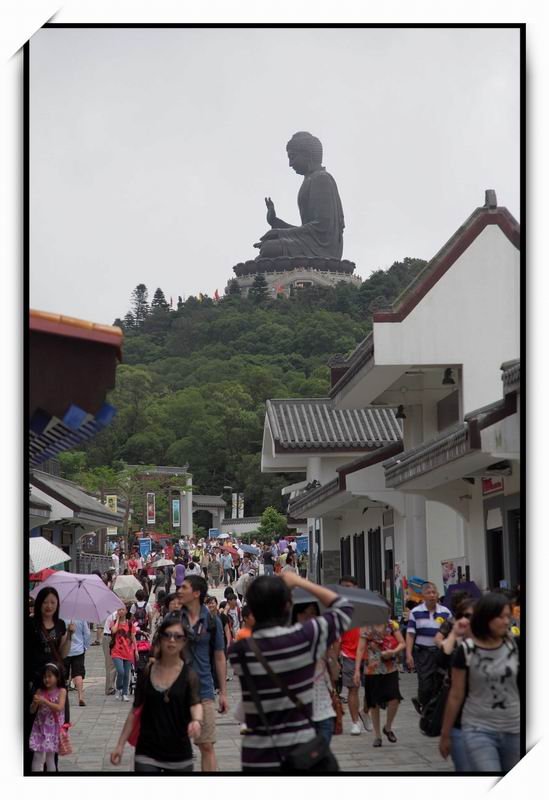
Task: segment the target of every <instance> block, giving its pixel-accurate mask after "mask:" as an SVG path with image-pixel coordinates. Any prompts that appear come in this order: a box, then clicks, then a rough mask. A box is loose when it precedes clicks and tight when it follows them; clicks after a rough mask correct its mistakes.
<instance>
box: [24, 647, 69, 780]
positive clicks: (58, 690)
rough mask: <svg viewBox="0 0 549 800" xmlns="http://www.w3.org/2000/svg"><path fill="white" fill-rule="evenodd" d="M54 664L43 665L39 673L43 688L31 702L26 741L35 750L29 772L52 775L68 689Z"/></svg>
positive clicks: (63, 720)
mask: <svg viewBox="0 0 549 800" xmlns="http://www.w3.org/2000/svg"><path fill="white" fill-rule="evenodd" d="M64 684H65V681H64V678H63V674H62V672H61V670H60V669H59V667H58V666H57V665H56V664H51V663H50V664H46V665H45V667H44V671H43V673H42V688H41V689H39V690H38V691H37V692H36V694H35V695H34V697H33V699H32V704H31V709H30V710H31V714H34V713H36V716H35V718H34V723H33V726H32V731H31V735H30V740H29V746H30V749H31V750H32V751H34V756H33V759H32V771H33V772H43V770H44V762H45V764H46V771H47V772H55V754H56V753H58V752H59V730H60V728H61V726H62V725H63V723H64V722H65V700H66V696H67V690H66V689H65V688H64Z"/></svg>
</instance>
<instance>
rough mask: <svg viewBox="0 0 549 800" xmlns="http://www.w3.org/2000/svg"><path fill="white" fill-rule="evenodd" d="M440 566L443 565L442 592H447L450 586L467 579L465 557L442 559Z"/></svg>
mask: <svg viewBox="0 0 549 800" xmlns="http://www.w3.org/2000/svg"><path fill="white" fill-rule="evenodd" d="M440 566H441V567H442V594H446V592H447V591H448V587H449V586H452V585H453V584H454V583H460V582H461V581H462V580H464V579H465V578H464V576H465V558H464V557H461V558H448V559H445V560H444V561H441V562H440Z"/></svg>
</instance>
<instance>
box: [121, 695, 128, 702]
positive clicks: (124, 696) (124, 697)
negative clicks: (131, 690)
mask: <svg viewBox="0 0 549 800" xmlns="http://www.w3.org/2000/svg"><path fill="white" fill-rule="evenodd" d="M122 700H123V701H124V702H125V703H129V702H130V698H129V697H128V695H127V694H123V695H122Z"/></svg>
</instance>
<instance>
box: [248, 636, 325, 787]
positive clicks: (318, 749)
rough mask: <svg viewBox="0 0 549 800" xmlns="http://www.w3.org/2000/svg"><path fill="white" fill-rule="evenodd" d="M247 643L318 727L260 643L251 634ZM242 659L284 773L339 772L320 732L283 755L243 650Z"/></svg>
mask: <svg viewBox="0 0 549 800" xmlns="http://www.w3.org/2000/svg"><path fill="white" fill-rule="evenodd" d="M242 641H243V645H244V646H245V645H246V644H249V646H250V648H251V650H252V652H253V653H254V655H255V657H256V658H257V660H258V661H259V663H260V664H261V665H262V666H263V668H264V669H265V671H266V673H267V675H268V676H269V677H270V678H271V680H272V681H273V683H274V684H275V685H276V686H277V687H278V688H279V689H280V691H281V692H282V693H283V694H284V695H286V697H288V698H289V699H290V700H291V701H292V703H293V704H294V705H295V706H296V708H298V709H299V711H301V713H302V714H303V716H304V717H306V718H307V719H308V720H309V722H310V723H311V725H312V727H313V728H314V726H315V724H314V722H313V720H312V719H311V717H310V716H309V714H307V712H306V710H305V706H304V704H303V703H302V702H301V700H300V699H299V697H297V695H296V694H295V693H294V692H293V691H291V689H289V688H288V687H287V686H286V684H285V683H284V681H283V680H282V679H281V678H280V676H279V675H277V674H276V672H274V671H273V670H272V669H271V667H270V665H269V662H268V661H267V659H266V658H265V656H264V655H263V653H262V652H261V650H260V648H259V645H258V644H257V642H256V641H255V640H254V639H253V637H252V636H250V637H249V638H248V639H244V640H242ZM239 660H240V663H241V665H242V670H243V672H244V679H245V681H246V685H247V688H248V690H249V692H250V694H251V696H252V700H253V702H254V704H255V707H256V708H257V712H258V714H259V718H260V720H261V722H262V724H263V725H264V726H265V729H266V730H267V733H268V734H269V736H270V737H271V739H272V740H273V744H274V747H275V750H276V752H277V754H278V758H279V760H280V770H281V772H283V773H294V772H298V773H299V772H303V773H306V772H319V773H320V772H339V764H338V763H337V759H336V757H335V756H334V754H333V753H332V751H331V750H330V747H329V745H328V743H327V742H326V739H324V737H323V736H320V735H317V736H315V737H314V739H311V741H309V742H304V743H303V744H298V745H296V746H295V747H294V748H293V749H292V752H291V753H287V754H286V755H282V754H281V753H280V751H279V750H278V747H277V745H276V739H275V737H274V735H273V732H272V731H271V728H270V725H269V722H268V720H267V716H266V714H265V712H264V710H263V706H262V704H261V699H260V697H259V694H258V691H257V689H256V687H255V684H254V682H253V679H252V676H251V674H250V670H249V667H248V664H247V662H246V655H245V653H241V654H240V658H239Z"/></svg>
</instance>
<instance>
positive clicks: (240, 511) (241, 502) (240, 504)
mask: <svg viewBox="0 0 549 800" xmlns="http://www.w3.org/2000/svg"><path fill="white" fill-rule="evenodd" d="M237 517H238V519H243V517H244V495H243V494H239V495H238V514H237Z"/></svg>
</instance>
